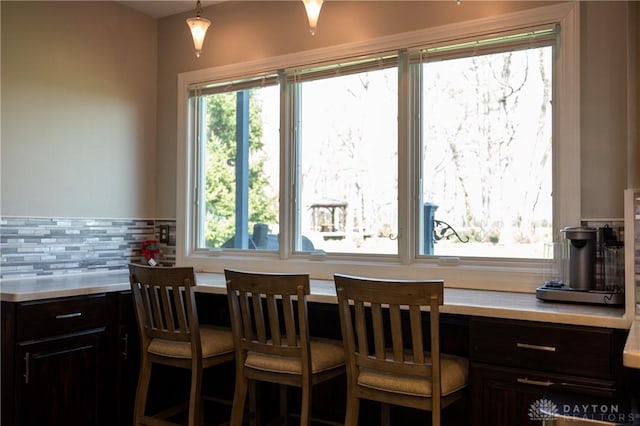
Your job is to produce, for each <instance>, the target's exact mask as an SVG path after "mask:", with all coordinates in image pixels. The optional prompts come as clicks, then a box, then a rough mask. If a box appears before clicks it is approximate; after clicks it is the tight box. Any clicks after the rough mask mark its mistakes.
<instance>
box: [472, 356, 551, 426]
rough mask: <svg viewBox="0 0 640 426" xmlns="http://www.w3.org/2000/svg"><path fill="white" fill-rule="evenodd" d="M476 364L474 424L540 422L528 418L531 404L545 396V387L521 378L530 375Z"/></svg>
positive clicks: (510, 425) (507, 425)
mask: <svg viewBox="0 0 640 426" xmlns="http://www.w3.org/2000/svg"><path fill="white" fill-rule="evenodd" d="M518 373H519V372H518V371H512V370H506V369H503V368H499V367H495V368H494V367H488V366H482V365H479V364H474V365H473V366H472V368H471V374H470V378H469V381H470V383H471V401H472V419H473V424H474V426H513V425H529V424H531V425H534V424H535V425H538V426H539V425H540V421H539V420H536V421H533V420H531V418H530V417H529V408H530V407H531V404H533V403H534V402H535V401H537V400H539V399H540V398H542V397H543V396H544V395H545V392H546V389H545V388H543V387H535V386H527V385H524V384H522V383H520V382H519V381H518V379H522V378H524V377H528V376H529V375H527V374H518Z"/></svg>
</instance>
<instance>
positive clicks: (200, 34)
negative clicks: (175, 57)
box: [187, 0, 211, 58]
mask: <svg viewBox="0 0 640 426" xmlns="http://www.w3.org/2000/svg"><path fill="white" fill-rule="evenodd" d="M201 14H202V6H201V5H200V0H198V3H196V16H195V18H189V19H187V25H188V26H189V29H190V30H191V36H192V37H193V46H194V47H195V49H196V57H198V58H199V57H200V52H201V51H202V43H203V42H204V37H205V36H206V35H207V29H208V28H209V25H211V21H210V20H208V19H205V18H202V17H200V15H201Z"/></svg>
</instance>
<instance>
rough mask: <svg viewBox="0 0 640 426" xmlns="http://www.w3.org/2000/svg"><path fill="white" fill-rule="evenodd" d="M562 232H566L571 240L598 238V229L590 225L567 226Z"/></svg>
mask: <svg viewBox="0 0 640 426" xmlns="http://www.w3.org/2000/svg"><path fill="white" fill-rule="evenodd" d="M560 232H564V234H565V235H566V237H567V238H568V239H570V240H593V239H595V238H596V232H597V230H596V229H595V228H591V227H589V226H567V227H564V228H562V230H561V231H560Z"/></svg>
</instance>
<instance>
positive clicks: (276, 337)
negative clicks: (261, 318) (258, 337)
mask: <svg viewBox="0 0 640 426" xmlns="http://www.w3.org/2000/svg"><path fill="white" fill-rule="evenodd" d="M256 299H258V298H256ZM258 300H259V299H258ZM265 300H266V302H267V310H268V312H269V315H268V317H267V318H268V321H269V331H270V333H271V339H272V340H273V344H274V345H277V346H280V337H281V334H282V333H281V332H280V316H279V315H278V305H277V304H276V298H275V295H273V294H267V295H265Z"/></svg>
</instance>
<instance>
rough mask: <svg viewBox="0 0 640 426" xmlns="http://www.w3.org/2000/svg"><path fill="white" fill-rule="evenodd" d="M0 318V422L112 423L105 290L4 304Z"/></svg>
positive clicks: (79, 425) (98, 425)
mask: <svg viewBox="0 0 640 426" xmlns="http://www.w3.org/2000/svg"><path fill="white" fill-rule="evenodd" d="M2 317H3V318H2V326H3V335H2V357H3V360H2V390H3V410H2V424H4V425H16V426H17V425H20V426H30V425H34V426H35V425H38V426H42V425H53V426H55V425H61V426H62V425H65V426H66V425H74V426H76V425H77V426H84V425H87V426H101V425H109V424H113V423H112V422H111V418H110V414H109V412H108V410H109V407H107V405H106V404H105V402H106V401H107V399H108V398H109V397H110V396H109V394H110V392H109V386H108V384H109V383H111V381H110V380H111V379H110V378H109V374H111V373H110V372H111V371H112V370H111V369H110V361H109V359H110V357H109V355H108V346H109V345H108V343H109V332H108V323H109V314H108V306H107V297H106V295H105V294H98V295H91V296H79V297H70V298H61V299H48V300H41V301H31V302H20V303H7V302H3V303H2Z"/></svg>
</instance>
